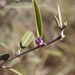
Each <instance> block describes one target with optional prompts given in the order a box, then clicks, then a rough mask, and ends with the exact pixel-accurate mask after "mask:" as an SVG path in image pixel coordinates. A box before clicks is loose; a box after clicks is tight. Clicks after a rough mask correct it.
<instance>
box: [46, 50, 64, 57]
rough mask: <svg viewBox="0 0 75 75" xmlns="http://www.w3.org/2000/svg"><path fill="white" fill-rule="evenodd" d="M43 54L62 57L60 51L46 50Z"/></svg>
mask: <svg viewBox="0 0 75 75" xmlns="http://www.w3.org/2000/svg"><path fill="white" fill-rule="evenodd" d="M45 52H46V53H48V54H50V55H53V56H61V55H63V53H62V52H61V51H58V50H50V49H46V50H45Z"/></svg>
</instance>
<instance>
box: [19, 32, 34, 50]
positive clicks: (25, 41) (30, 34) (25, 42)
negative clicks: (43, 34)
mask: <svg viewBox="0 0 75 75" xmlns="http://www.w3.org/2000/svg"><path fill="white" fill-rule="evenodd" d="M33 37H34V34H33V32H31V31H28V32H27V33H25V34H24V36H23V37H22V39H21V41H20V48H21V49H24V48H26V47H27V46H28V45H29V44H30V43H31V42H32V40H33Z"/></svg>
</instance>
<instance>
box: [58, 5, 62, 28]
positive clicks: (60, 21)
mask: <svg viewBox="0 0 75 75" xmlns="http://www.w3.org/2000/svg"><path fill="white" fill-rule="evenodd" d="M58 16H59V23H60V25H59V27H61V28H62V18H61V12H60V7H59V5H58Z"/></svg>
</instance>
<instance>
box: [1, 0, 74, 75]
mask: <svg viewBox="0 0 75 75" xmlns="http://www.w3.org/2000/svg"><path fill="white" fill-rule="evenodd" d="M15 1H16V0H0V6H1V5H4V4H6V3H8V5H6V6H5V7H4V8H0V43H1V44H0V54H4V53H9V54H10V57H12V56H14V54H15V53H16V51H17V49H18V48H17V46H18V44H19V41H20V39H21V38H22V36H23V35H24V34H25V33H26V32H27V31H33V32H34V33H36V28H35V22H34V12H33V6H32V3H31V2H32V1H31V0H19V2H16V3H15ZM37 2H38V5H39V7H40V11H41V15H42V21H43V25H44V29H43V30H44V34H45V36H46V38H47V40H45V41H47V42H48V41H50V40H52V39H53V38H54V37H56V36H57V34H58V28H57V25H56V23H55V20H54V18H53V15H56V16H57V17H58V13H57V4H59V5H60V8H61V15H62V19H63V21H66V20H67V21H69V22H70V26H69V27H68V28H67V30H66V31H65V35H66V37H65V38H64V40H62V41H58V42H56V43H54V44H52V45H50V46H48V48H50V49H51V50H53V51H54V50H55V51H60V52H61V53H62V55H61V56H54V55H50V54H49V52H48V53H47V52H46V49H44V48H41V49H39V50H37V51H33V52H30V53H28V54H26V55H24V56H22V57H20V58H17V59H14V60H13V61H10V62H9V63H7V64H6V66H8V67H12V68H14V69H15V70H17V71H19V72H21V73H22V74H23V75H34V74H35V75H40V74H42V75H72V74H73V75H74V74H75V42H74V40H75V33H74V32H75V0H37ZM33 47H34V43H32V44H31V45H29V47H28V48H27V49H26V50H28V49H31V48H33ZM0 63H1V62H0ZM0 75H15V74H13V73H12V72H9V71H8V70H1V71H0Z"/></svg>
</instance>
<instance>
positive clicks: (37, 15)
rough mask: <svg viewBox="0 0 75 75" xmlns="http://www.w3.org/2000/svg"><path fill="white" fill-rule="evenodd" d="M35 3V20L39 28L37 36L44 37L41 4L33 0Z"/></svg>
mask: <svg viewBox="0 0 75 75" xmlns="http://www.w3.org/2000/svg"><path fill="white" fill-rule="evenodd" d="M32 1H33V5H34V14H35V22H36V29H37V36H38V37H42V34H43V26H42V18H41V13H40V9H39V6H38V4H37V2H36V0H32Z"/></svg>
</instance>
